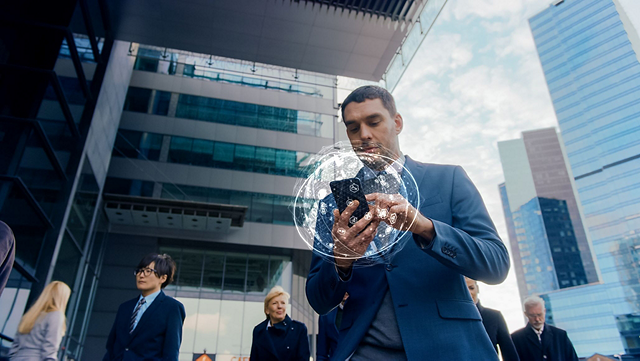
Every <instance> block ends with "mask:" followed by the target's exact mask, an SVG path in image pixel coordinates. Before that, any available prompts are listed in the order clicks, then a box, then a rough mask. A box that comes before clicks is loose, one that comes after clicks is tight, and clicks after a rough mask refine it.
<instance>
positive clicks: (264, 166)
mask: <svg viewBox="0 0 640 361" xmlns="http://www.w3.org/2000/svg"><path fill="white" fill-rule="evenodd" d="M254 171H256V172H260V173H270V174H279V173H276V150H275V149H273V148H263V147H256V156H255V163H254Z"/></svg>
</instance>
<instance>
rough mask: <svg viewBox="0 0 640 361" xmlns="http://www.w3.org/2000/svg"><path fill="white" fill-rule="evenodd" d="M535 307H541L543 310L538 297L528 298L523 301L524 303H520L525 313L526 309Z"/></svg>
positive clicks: (541, 302) (542, 302) (542, 301)
mask: <svg viewBox="0 0 640 361" xmlns="http://www.w3.org/2000/svg"><path fill="white" fill-rule="evenodd" d="M536 305H542V307H543V308H545V306H544V300H543V299H542V298H540V297H538V296H529V297H527V298H525V299H524V302H522V306H523V307H524V311H525V312H526V311H527V309H528V308H530V307H533V306H536Z"/></svg>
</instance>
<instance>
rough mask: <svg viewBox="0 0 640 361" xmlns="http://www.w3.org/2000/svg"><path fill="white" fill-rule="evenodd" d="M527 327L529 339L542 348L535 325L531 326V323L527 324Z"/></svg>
mask: <svg viewBox="0 0 640 361" xmlns="http://www.w3.org/2000/svg"><path fill="white" fill-rule="evenodd" d="M526 327H527V331H526V335H527V339H528V340H529V341H531V343H533V344H534V345H535V346H536V347H537V348H539V349H542V345H541V344H540V341H539V340H538V335H536V332H535V331H534V330H533V327H531V325H527V326H526Z"/></svg>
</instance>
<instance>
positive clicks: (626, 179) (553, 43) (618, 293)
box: [529, 0, 640, 356]
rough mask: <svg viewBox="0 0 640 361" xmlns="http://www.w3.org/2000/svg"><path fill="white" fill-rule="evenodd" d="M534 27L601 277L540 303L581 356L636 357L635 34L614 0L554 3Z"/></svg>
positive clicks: (639, 75)
mask: <svg viewBox="0 0 640 361" xmlns="http://www.w3.org/2000/svg"><path fill="white" fill-rule="evenodd" d="M529 22H530V26H531V31H532V33H533V37H534V40H535V44H536V47H537V50H538V54H539V57H540V62H541V64H542V69H543V71H544V75H545V78H546V81H547V84H548V87H549V93H550V95H551V99H552V101H553V105H554V107H555V110H556V114H557V118H558V123H559V127H560V130H561V134H562V139H563V143H564V147H565V149H566V154H567V158H568V161H569V165H570V168H571V172H572V175H573V178H574V180H575V184H576V189H577V191H578V193H579V198H580V204H581V207H582V210H583V213H584V221H585V228H586V230H587V233H588V235H589V237H590V239H591V242H592V246H593V253H594V254H595V256H596V258H597V264H598V266H599V272H600V275H601V278H600V280H601V284H598V285H589V286H583V287H579V288H576V289H570V290H559V291H555V292H551V293H547V294H544V295H543V297H545V298H546V299H547V301H548V305H549V307H550V308H551V309H552V310H553V322H554V323H555V324H556V325H557V326H559V327H561V328H564V329H566V330H567V331H568V333H569V337H570V338H571V339H572V341H573V342H574V345H575V346H576V350H577V351H578V354H579V356H590V355H592V354H593V353H596V352H598V353H601V354H609V355H613V354H621V353H627V354H632V353H633V354H637V351H638V349H637V340H638V336H639V335H640V332H639V328H638V327H637V317H638V315H640V303H639V301H640V298H639V296H638V294H639V293H638V292H639V291H640V273H639V272H638V263H637V261H636V258H637V250H638V249H640V243H639V242H640V238H639V237H638V232H639V231H640V213H639V212H640V177H638V175H639V174H640V141H639V140H640V128H638V123H639V122H640V62H639V51H640V44H638V39H639V37H638V29H637V28H636V27H634V25H633V24H632V23H631V21H630V20H629V17H628V15H627V14H626V13H625V10H624V8H623V7H622V6H621V4H620V3H619V2H618V1H617V0H590V1H582V0H565V1H556V2H554V4H552V5H550V6H549V7H548V8H547V9H546V10H544V11H542V12H541V13H539V14H538V15H536V16H534V17H532V18H531V19H530V20H529Z"/></svg>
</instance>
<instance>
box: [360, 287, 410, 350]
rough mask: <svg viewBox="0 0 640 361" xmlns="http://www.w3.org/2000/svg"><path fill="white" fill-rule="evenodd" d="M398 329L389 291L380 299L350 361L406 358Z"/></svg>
mask: <svg viewBox="0 0 640 361" xmlns="http://www.w3.org/2000/svg"><path fill="white" fill-rule="evenodd" d="M406 359H407V354H406V353H405V351H404V345H403V344H402V337H400V329H399V328H398V321H397V319H396V311H395V309H394V308H393V300H392V299H391V291H389V290H388V289H387V293H386V294H385V295H384V298H383V299H382V304H381V305H380V309H379V310H378V313H377V314H376V317H374V318H373V321H372V322H371V326H369V329H368V330H367V333H366V334H365V335H364V337H363V338H362V341H360V345H358V348H357V349H356V352H354V354H353V355H352V356H351V359H350V360H352V361H360V360H406Z"/></svg>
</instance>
